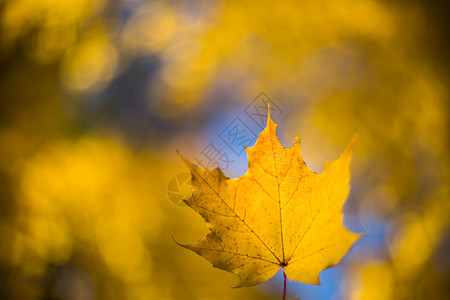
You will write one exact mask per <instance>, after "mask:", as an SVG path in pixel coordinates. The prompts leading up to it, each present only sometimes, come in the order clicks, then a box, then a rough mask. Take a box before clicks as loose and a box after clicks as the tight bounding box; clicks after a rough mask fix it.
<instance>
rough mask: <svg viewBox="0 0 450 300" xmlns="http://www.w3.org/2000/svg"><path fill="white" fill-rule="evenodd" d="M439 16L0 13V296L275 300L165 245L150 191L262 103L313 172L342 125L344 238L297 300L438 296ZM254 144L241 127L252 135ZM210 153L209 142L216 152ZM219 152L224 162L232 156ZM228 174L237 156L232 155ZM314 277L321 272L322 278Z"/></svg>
mask: <svg viewBox="0 0 450 300" xmlns="http://www.w3.org/2000/svg"><path fill="white" fill-rule="evenodd" d="M449 11H450V4H449V3H448V1H432V2H430V1H419V0H416V1H375V0H373V1H372V0H364V1H350V0H347V1H344V0H336V1H321V0H319V1H313V2H311V1H293V0H292V1H290V0H289V1H283V2H280V3H277V2H273V1H255V0H245V1H232V0H228V1H227V0H224V1H215V0H214V1H206V0H195V1H185V0H178V1H164V0H160V1H144V0H115V1H106V0H94V1H92V0H66V1H56V0H41V1H34V0H0V93H1V102H0V187H1V188H0V241H1V247H0V299H5V300H6V299H20V300H28V299H30V300H31V299H68V300H89V299H133V300H134V299H279V298H281V281H280V277H278V276H277V277H276V278H274V279H273V280H270V281H269V282H267V283H265V284H262V285H260V286H258V287H255V288H244V289H232V288H230V286H231V285H232V280H233V276H232V275H230V274H227V273H225V272H223V271H220V270H217V269H214V268H212V267H211V266H210V264H209V263H208V262H207V261H205V260H204V259H202V258H200V257H197V256H196V255H195V254H193V253H190V252H189V251H185V250H184V249H182V248H181V247H178V246H177V245H176V244H175V243H174V242H173V240H172V236H174V237H175V238H176V239H177V241H180V242H192V241H195V240H197V239H200V238H201V237H202V235H203V234H204V233H205V232H206V228H205V226H204V223H203V222H202V220H201V218H200V217H199V216H198V215H196V214H195V213H194V212H193V211H191V210H189V209H188V208H184V207H178V206H176V205H174V204H173V203H172V202H171V200H170V199H169V198H168V196H167V186H168V183H169V182H170V180H171V179H172V178H174V176H176V175H177V174H180V173H182V172H186V170H185V168H184V166H183V165H182V163H181V162H180V161H179V159H178V157H177V155H176V149H179V150H180V151H181V152H182V153H183V155H185V156H186V157H188V158H191V159H192V158H193V157H194V156H196V155H198V153H200V152H201V150H202V147H203V146H205V145H206V144H208V142H210V140H211V139H218V136H219V134H220V131H221V130H222V128H224V127H225V126H226V125H227V124H228V123H230V122H231V121H232V120H233V119H234V118H235V117H236V116H240V117H241V118H242V120H244V121H245V122H249V124H250V123H251V120H249V119H248V118H247V119H246V116H245V114H244V113H243V111H244V108H245V107H247V106H248V105H249V103H251V101H252V100H253V99H255V97H256V96H257V95H258V94H259V93H260V92H261V91H265V92H267V94H268V95H269V96H270V98H271V99H272V100H273V101H274V103H276V104H277V105H278V106H279V107H280V108H281V109H282V110H283V112H284V114H283V116H282V118H280V119H279V120H277V121H278V122H279V123H280V127H279V129H278V132H277V134H278V136H280V137H281V140H282V141H283V143H284V145H285V146H290V145H291V144H292V143H293V141H294V136H295V135H296V134H297V133H298V134H299V136H300V138H301V139H302V147H303V152H304V158H305V161H306V162H307V163H308V165H310V166H311V167H312V169H313V170H315V171H319V172H321V171H322V166H323V164H324V162H325V161H326V160H330V159H335V158H337V156H338V154H339V153H340V152H341V151H342V149H344V147H345V145H346V144H347V143H348V141H350V139H351V137H352V135H353V133H354V131H355V130H357V131H358V134H359V140H358V143H357V148H356V151H355V154H354V155H355V156H354V161H353V165H352V183H351V187H352V190H351V193H350V196H349V199H348V201H347V203H346V205H345V207H344V213H345V216H346V218H345V224H346V226H347V227H348V228H349V229H351V230H353V231H356V232H361V231H365V234H364V237H363V238H362V239H361V240H360V241H358V242H357V244H355V246H354V247H353V248H352V250H351V251H350V253H349V254H348V255H347V256H346V257H345V259H344V261H343V262H344V263H343V264H340V265H339V266H336V267H334V268H331V269H329V270H326V271H324V273H323V277H321V281H322V286H320V287H315V286H308V285H305V284H300V283H296V282H289V284H288V292H289V295H290V296H291V297H293V298H300V299H304V300H307V299H330V300H331V299H355V300H356V299H364V300H366V299H386V300H389V299H396V300H397V299H399V300H401V299H449V298H450V259H449V257H450V256H449V255H450V253H449V251H450V202H449V200H450V194H449V184H448V183H449V182H450V164H449V163H450V151H449V150H448V149H449V147H450V143H449V140H450V131H449V130H450V118H449V115H450V100H449V99H450V98H449V97H450V88H449V82H450V78H449V73H450V58H449V56H448V53H450V32H449V29H450V21H449V18H448V12H449ZM255 131H256V130H255ZM225 147H226V146H224V149H225ZM233 155H234V156H233ZM229 156H230V157H232V158H233V159H234V161H235V165H234V166H232V167H231V168H230V170H229V171H225V173H227V172H228V173H227V174H229V175H230V176H236V174H239V173H242V172H245V166H246V165H245V163H246V162H245V158H244V157H243V156H238V155H237V154H234V153H233V152H232V151H230V152H229ZM321 276H322V275H321Z"/></svg>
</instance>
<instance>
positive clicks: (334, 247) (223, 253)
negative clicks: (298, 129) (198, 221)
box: [180, 114, 360, 287]
mask: <svg viewBox="0 0 450 300" xmlns="http://www.w3.org/2000/svg"><path fill="white" fill-rule="evenodd" d="M276 127H277V125H276V124H275V123H274V122H273V121H272V120H271V118H270V114H269V116H268V119H267V127H266V128H265V129H264V130H263V131H262V132H261V133H260V134H259V137H258V140H257V142H256V144H255V145H254V146H253V147H246V151H247V155H248V171H247V173H246V174H244V175H243V176H241V177H240V178H237V179H231V178H228V177H227V176H225V174H224V173H223V172H222V171H221V170H220V169H219V168H216V169H212V170H211V169H203V168H199V167H197V166H196V165H194V164H193V163H192V162H190V161H189V160H187V159H185V158H184V157H182V156H181V155H180V157H181V159H182V160H183V162H184V163H185V164H186V166H187V167H188V168H189V170H190V172H191V174H192V187H193V190H192V197H191V198H189V199H188V200H185V202H186V203H187V204H188V205H189V206H190V207H192V208H193V209H194V210H195V211H197V212H198V213H199V214H200V215H201V216H202V217H203V219H204V220H205V222H206V224H207V226H208V228H209V233H208V234H207V235H206V236H205V237H204V238H203V239H202V240H200V241H198V242H197V243H195V244H192V245H181V246H183V247H185V248H187V249H190V250H192V251H194V252H196V253H197V254H199V255H201V256H203V257H204V258H206V259H207V260H209V261H210V262H211V263H212V265H213V266H214V267H216V268H219V269H222V270H226V271H229V272H232V273H234V274H236V275H238V277H239V282H238V284H237V287H242V286H253V285H256V284H259V283H262V282H264V281H266V280H268V279H270V278H271V277H273V276H274V275H275V273H276V272H277V271H278V270H279V269H280V268H284V272H285V274H286V276H287V277H288V278H289V279H291V280H292V279H293V280H297V281H300V282H306V283H311V284H320V281H319V273H320V272H321V271H322V270H324V269H326V268H328V267H330V266H333V265H335V264H337V263H339V261H340V260H341V258H342V256H344V255H345V253H347V251H348V250H349V249H350V247H351V245H352V244H353V243H354V242H355V241H356V240H357V239H358V238H359V236H360V235H359V234H355V233H352V232H350V231H348V230H347V229H345V227H344V226H343V223H342V220H343V214H342V211H341V208H342V205H343V203H344V201H345V199H346V197H347V194H348V191H349V180H350V170H349V167H350V160H351V154H352V151H353V147H354V144H355V140H356V136H355V137H354V138H353V140H352V141H351V142H350V144H349V145H348V146H347V148H346V149H345V150H344V152H343V153H342V154H341V156H340V157H339V159H337V160H335V161H327V162H326V163H325V167H324V171H323V173H321V174H318V173H315V172H313V171H312V170H311V169H309V167H308V166H307V165H306V164H305V162H304V161H303V158H302V153H301V148H300V139H299V137H298V136H297V137H296V142H295V144H294V145H293V146H292V147H290V148H284V147H283V146H282V145H281V143H280V141H279V140H278V138H277V137H276V135H275V131H276Z"/></svg>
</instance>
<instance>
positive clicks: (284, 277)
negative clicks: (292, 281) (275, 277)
mask: <svg viewBox="0 0 450 300" xmlns="http://www.w3.org/2000/svg"><path fill="white" fill-rule="evenodd" d="M283 300H286V273H284V268H283Z"/></svg>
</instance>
